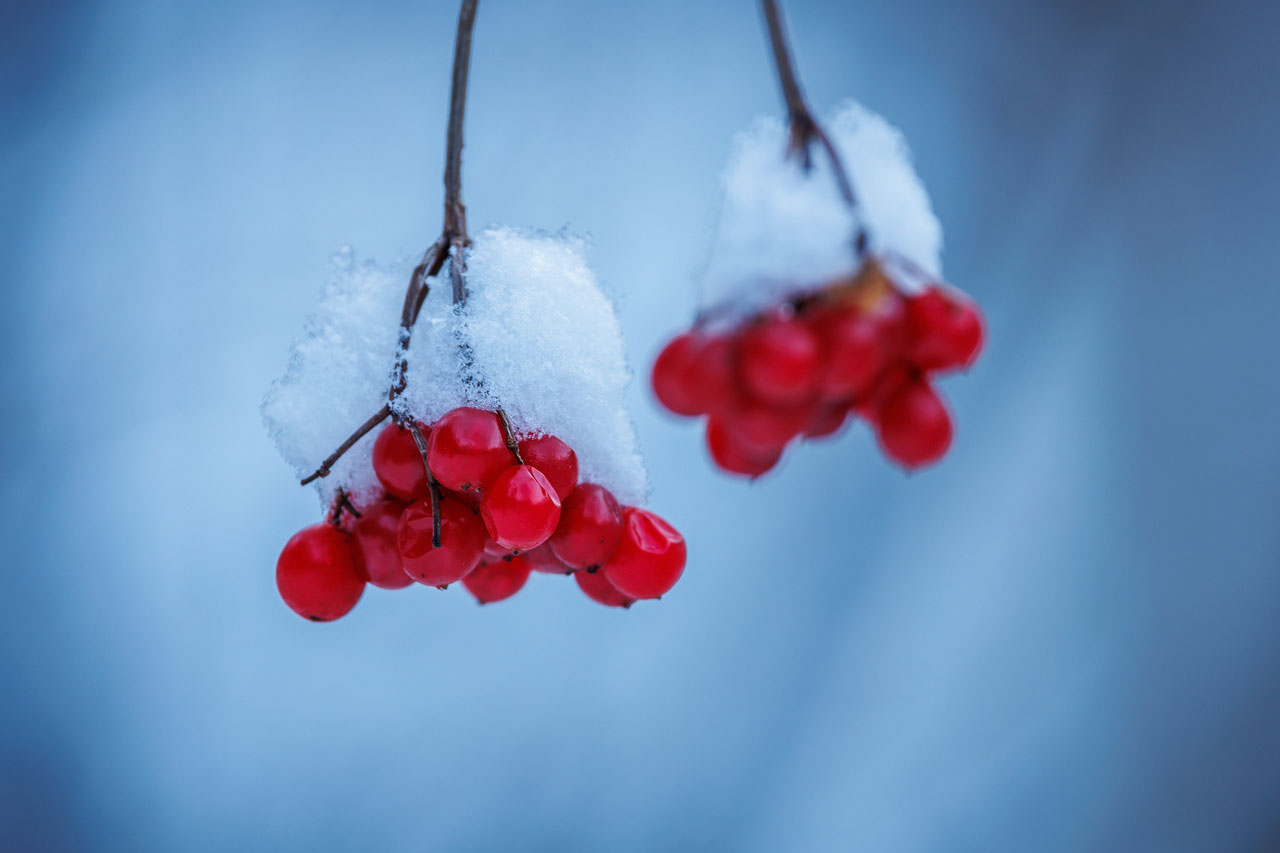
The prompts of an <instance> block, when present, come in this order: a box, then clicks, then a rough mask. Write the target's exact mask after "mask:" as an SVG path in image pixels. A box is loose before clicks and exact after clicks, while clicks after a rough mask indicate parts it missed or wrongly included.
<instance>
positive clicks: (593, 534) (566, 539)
mask: <svg viewBox="0 0 1280 853" xmlns="http://www.w3.org/2000/svg"><path fill="white" fill-rule="evenodd" d="M620 541H622V507H620V506H619V505H618V501H617V500H616V499H615V498H614V496H613V494H612V493H611V492H610V491H609V490H608V489H606V488H604V487H603V486H597V485H596V484H594V483H583V484H582V485H580V486H578V487H577V488H576V489H574V490H573V492H571V493H570V495H569V497H568V498H566V499H565V502H564V505H563V506H561V508H560V524H559V526H557V527H556V532H555V533H553V534H552V535H551V539H550V540H549V542H548V544H549V545H550V546H551V550H552V551H553V552H554V553H555V555H556V557H558V558H559V559H560V561H561V562H563V563H564V564H565V565H566V566H569V567H571V568H574V569H585V570H586V571H588V572H594V571H595V570H596V569H598V568H600V567H601V566H603V565H604V564H605V563H607V562H608V561H609V558H610V557H612V556H613V552H614V551H615V550H616V549H617V547H618V543H619V542H620Z"/></svg>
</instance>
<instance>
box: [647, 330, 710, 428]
mask: <svg viewBox="0 0 1280 853" xmlns="http://www.w3.org/2000/svg"><path fill="white" fill-rule="evenodd" d="M702 345H703V339H702V336H701V335H699V334H697V333H695V332H688V333H685V334H683V335H677V336H676V337H674V338H672V339H671V340H670V341H669V342H668V343H667V345H666V346H665V347H663V348H662V352H660V353H658V357H657V358H656V359H655V360H654V362H653V374H652V376H651V381H652V383H653V394H654V396H655V397H657V398H658V402H659V403H661V404H662V405H663V406H664V407H666V409H667V410H668V411H670V412H674V413H675V414H677V415H700V414H702V411H703V410H702V403H701V401H700V395H699V393H698V387H697V377H696V364H697V360H698V355H699V353H701V352H702Z"/></svg>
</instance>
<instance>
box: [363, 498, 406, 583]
mask: <svg viewBox="0 0 1280 853" xmlns="http://www.w3.org/2000/svg"><path fill="white" fill-rule="evenodd" d="M402 512H404V504H402V503H399V502H398V501H378V502H377V503H375V504H373V505H372V506H370V507H367V508H366V509H365V510H364V512H362V513H360V517H359V518H358V519H356V521H355V524H353V525H352V529H351V543H352V546H353V547H352V554H353V556H354V557H355V559H356V565H357V566H358V567H359V568H360V570H361V571H363V572H364V574H365V577H367V578H368V579H369V583H371V584H373V585H374V586H377V587H382V588H383V589H403V588H404V587H406V586H408V585H409V584H411V583H413V578H411V577H409V576H408V575H407V574H405V571H404V566H402V565H401V564H400V548H399V546H397V545H396V530H397V528H398V527H399V526H400V514H401V513H402Z"/></svg>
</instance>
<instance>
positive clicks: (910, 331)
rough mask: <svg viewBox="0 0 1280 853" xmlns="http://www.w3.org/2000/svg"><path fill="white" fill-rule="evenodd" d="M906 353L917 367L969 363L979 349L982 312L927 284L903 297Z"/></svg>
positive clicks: (938, 368) (941, 368)
mask: <svg viewBox="0 0 1280 853" xmlns="http://www.w3.org/2000/svg"><path fill="white" fill-rule="evenodd" d="M906 329H907V350H908V352H907V355H908V357H909V358H910V359H911V361H912V362H913V363H914V364H915V365H916V366H917V367H919V368H920V369H921V370H951V369H954V368H964V367H968V366H970V365H971V364H973V362H974V360H975V359H977V357H978V352H979V350H981V349H982V316H981V315H980V314H979V313H978V308H977V306H976V305H974V304H973V303H972V302H969V301H968V300H961V299H959V298H956V297H953V296H951V295H949V294H947V293H946V292H944V291H943V290H942V289H941V288H938V287H931V288H929V289H928V290H926V291H925V292H924V293H921V294H919V295H917V296H913V297H911V298H910V299H908V300H907V301H906Z"/></svg>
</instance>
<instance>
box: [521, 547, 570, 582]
mask: <svg viewBox="0 0 1280 853" xmlns="http://www.w3.org/2000/svg"><path fill="white" fill-rule="evenodd" d="M520 556H521V557H523V558H524V561H525V562H526V563H528V564H529V568H531V569H533V570H534V571H535V572H543V573H545V574H548V575H568V574H572V573H573V569H571V568H569V567H568V566H566V565H565V564H564V563H562V562H560V558H559V557H557V556H556V555H555V552H554V551H552V550H551V545H550V544H548V543H543V544H541V545H539V546H538V547H537V548H534V549H532V550H529V551H521V552H520Z"/></svg>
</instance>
